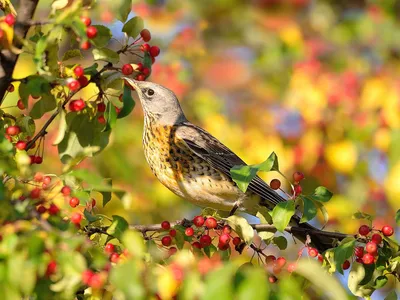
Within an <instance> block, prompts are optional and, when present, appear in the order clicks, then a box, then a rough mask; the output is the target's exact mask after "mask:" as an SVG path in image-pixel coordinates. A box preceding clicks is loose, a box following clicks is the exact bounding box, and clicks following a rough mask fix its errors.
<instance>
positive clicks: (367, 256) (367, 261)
mask: <svg viewBox="0 0 400 300" xmlns="http://www.w3.org/2000/svg"><path fill="white" fill-rule="evenodd" d="M362 262H363V264H364V265H371V264H373V263H374V257H373V256H372V255H371V254H369V253H365V254H364V256H363V257H362Z"/></svg>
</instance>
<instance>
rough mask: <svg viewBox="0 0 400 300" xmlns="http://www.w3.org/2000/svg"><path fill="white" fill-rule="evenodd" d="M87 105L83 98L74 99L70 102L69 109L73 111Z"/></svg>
mask: <svg viewBox="0 0 400 300" xmlns="http://www.w3.org/2000/svg"><path fill="white" fill-rule="evenodd" d="M85 106H86V103H85V101H83V100H82V99H78V100H73V101H71V102H70V103H69V109H70V110H71V111H81V110H82V109H84V108H85Z"/></svg>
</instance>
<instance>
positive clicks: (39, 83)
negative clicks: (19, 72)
mask: <svg viewBox="0 0 400 300" xmlns="http://www.w3.org/2000/svg"><path fill="white" fill-rule="evenodd" d="M50 91H51V85H50V83H49V82H48V81H47V80H46V79H45V78H44V77H42V76H39V75H32V76H29V77H27V78H26V79H25V80H22V82H21V84H20V86H19V96H20V97H21V100H22V102H23V103H24V105H25V107H26V108H28V99H29V96H32V97H34V98H39V97H42V96H47V97H49V95H50Z"/></svg>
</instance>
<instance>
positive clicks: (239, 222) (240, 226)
mask: <svg viewBox="0 0 400 300" xmlns="http://www.w3.org/2000/svg"><path fill="white" fill-rule="evenodd" d="M226 221H227V223H228V224H229V226H231V227H232V229H233V231H235V232H236V233H237V234H238V235H239V236H240V237H241V238H242V240H243V241H245V242H246V244H251V242H252V241H253V237H254V229H253V228H252V227H251V226H250V224H249V222H247V220H246V219H245V218H243V217H239V216H236V215H233V216H230V217H228V218H227V219H226Z"/></svg>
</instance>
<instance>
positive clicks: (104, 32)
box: [90, 25, 112, 48]
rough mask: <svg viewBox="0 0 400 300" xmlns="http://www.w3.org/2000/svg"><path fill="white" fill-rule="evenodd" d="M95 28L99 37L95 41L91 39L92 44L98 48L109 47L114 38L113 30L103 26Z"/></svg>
mask: <svg viewBox="0 0 400 300" xmlns="http://www.w3.org/2000/svg"><path fill="white" fill-rule="evenodd" d="M93 26H94V27H96V28H97V36H96V37H95V38H94V39H91V40H90V42H91V43H92V44H93V45H95V46H96V47H97V48H103V47H105V46H107V44H108V42H109V41H110V39H111V37H112V34H111V30H110V29H109V28H107V27H106V26H103V25H93Z"/></svg>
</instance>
